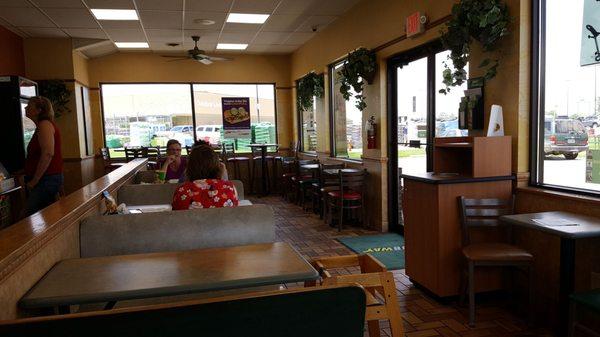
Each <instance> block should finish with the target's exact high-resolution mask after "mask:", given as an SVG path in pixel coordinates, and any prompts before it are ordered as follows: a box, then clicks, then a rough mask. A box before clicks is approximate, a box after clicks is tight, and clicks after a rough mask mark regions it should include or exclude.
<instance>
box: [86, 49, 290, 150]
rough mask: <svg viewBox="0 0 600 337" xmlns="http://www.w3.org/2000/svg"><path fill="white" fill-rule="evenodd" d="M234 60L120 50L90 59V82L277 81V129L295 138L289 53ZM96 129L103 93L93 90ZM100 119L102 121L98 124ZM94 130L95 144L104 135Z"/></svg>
mask: <svg viewBox="0 0 600 337" xmlns="http://www.w3.org/2000/svg"><path fill="white" fill-rule="evenodd" d="M228 57H230V58H232V59H233V60H232V61H227V62H215V63H213V64H211V65H208V66H207V65H203V64H200V63H198V62H193V61H181V62H168V61H170V59H166V58H163V57H161V56H160V55H158V54H154V53H150V52H144V53H137V52H129V53H125V52H120V53H116V54H112V55H108V56H104V57H100V58H96V59H91V60H89V61H88V71H89V80H90V82H89V83H90V86H91V87H92V88H95V87H98V86H99V84H100V83H102V82H121V83H128V82H129V83H133V82H205V83H275V86H276V88H277V97H276V98H277V133H278V137H279V143H280V144H282V146H283V147H287V146H288V144H289V143H290V141H291V140H292V136H291V133H292V120H291V116H292V112H291V106H290V104H291V95H290V91H291V89H290V88H289V83H290V62H289V55H238V54H235V55H228ZM90 99H91V100H92V102H91V104H92V111H93V115H94V116H93V119H94V130H95V131H100V130H101V129H102V124H101V119H102V118H101V114H100V109H99V108H100V103H99V99H100V95H99V94H96V93H91V98H90ZM99 123H100V124H99ZM96 133H97V132H94V134H95V138H94V148H95V149H98V148H100V147H101V146H103V145H102V144H103V143H104V142H103V139H102V138H101V137H98V136H96Z"/></svg>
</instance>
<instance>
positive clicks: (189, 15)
mask: <svg viewBox="0 0 600 337" xmlns="http://www.w3.org/2000/svg"><path fill="white" fill-rule="evenodd" d="M186 3H187V2H186ZM225 17H226V14H225V13H218V12H187V11H186V12H185V18H184V21H185V29H199V30H221V27H222V26H223V22H225ZM196 19H208V20H213V21H215V24H214V25H210V26H204V25H202V24H200V23H195V22H194V20H196Z"/></svg>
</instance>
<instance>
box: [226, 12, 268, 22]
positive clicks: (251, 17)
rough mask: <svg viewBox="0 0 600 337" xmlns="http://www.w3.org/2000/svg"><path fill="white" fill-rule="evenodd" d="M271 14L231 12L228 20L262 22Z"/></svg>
mask: <svg viewBox="0 0 600 337" xmlns="http://www.w3.org/2000/svg"><path fill="white" fill-rule="evenodd" d="M268 18H269V14H242V13H229V15H228V16H227V22H235V23H255V24H262V23H265V21H267V19H268Z"/></svg>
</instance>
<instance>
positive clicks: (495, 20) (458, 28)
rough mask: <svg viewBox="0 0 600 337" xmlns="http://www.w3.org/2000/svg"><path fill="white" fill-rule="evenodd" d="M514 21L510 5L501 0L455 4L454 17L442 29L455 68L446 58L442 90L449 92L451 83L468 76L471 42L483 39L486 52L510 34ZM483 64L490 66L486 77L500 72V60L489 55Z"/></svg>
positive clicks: (445, 44)
mask: <svg viewBox="0 0 600 337" xmlns="http://www.w3.org/2000/svg"><path fill="white" fill-rule="evenodd" d="M510 21H511V17H510V14H509V13H508V8H507V7H506V4H504V3H503V2H502V1H501V0H460V1H459V2H458V3H457V4H455V5H454V6H452V18H451V19H450V21H448V22H447V23H446V30H443V31H442V32H441V33H442V43H443V44H444V46H445V47H446V48H447V49H449V50H450V56H449V57H448V58H449V60H451V61H452V64H453V65H454V71H452V69H450V67H449V66H448V64H447V63H446V62H444V70H443V72H442V75H443V83H444V85H445V86H446V88H444V89H441V90H440V93H443V94H446V93H447V92H449V91H450V88H451V87H454V86H459V85H461V84H463V83H464V82H465V81H466V80H467V71H466V70H465V66H466V65H467V62H469V55H470V52H471V42H472V41H473V40H475V41H477V42H479V43H480V44H481V45H482V47H483V51H484V52H490V51H493V50H495V49H496V47H497V46H498V42H499V41H500V40H501V38H502V37H503V36H506V35H508V33H509V32H508V25H509V23H510ZM479 68H487V69H486V71H485V75H484V78H485V79H486V80H490V79H492V78H494V76H496V71H497V68H498V60H497V59H496V60H490V59H489V58H486V59H484V60H483V61H482V62H481V63H480V64H479Z"/></svg>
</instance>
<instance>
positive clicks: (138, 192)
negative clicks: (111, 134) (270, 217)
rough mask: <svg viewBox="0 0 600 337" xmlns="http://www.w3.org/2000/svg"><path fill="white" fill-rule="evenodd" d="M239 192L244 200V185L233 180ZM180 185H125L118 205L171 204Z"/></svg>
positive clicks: (120, 190)
mask: <svg viewBox="0 0 600 337" xmlns="http://www.w3.org/2000/svg"><path fill="white" fill-rule="evenodd" d="M231 182H232V183H233V185H234V186H235V189H236V190H237V192H238V199H239V200H244V184H242V182H241V181H239V180H231ZM179 185H180V184H131V185H124V186H123V187H121V188H120V189H119V191H118V192H117V203H119V204H121V203H125V204H126V205H161V204H171V203H172V201H173V194H174V193H175V190H176V189H177V187H179Z"/></svg>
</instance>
